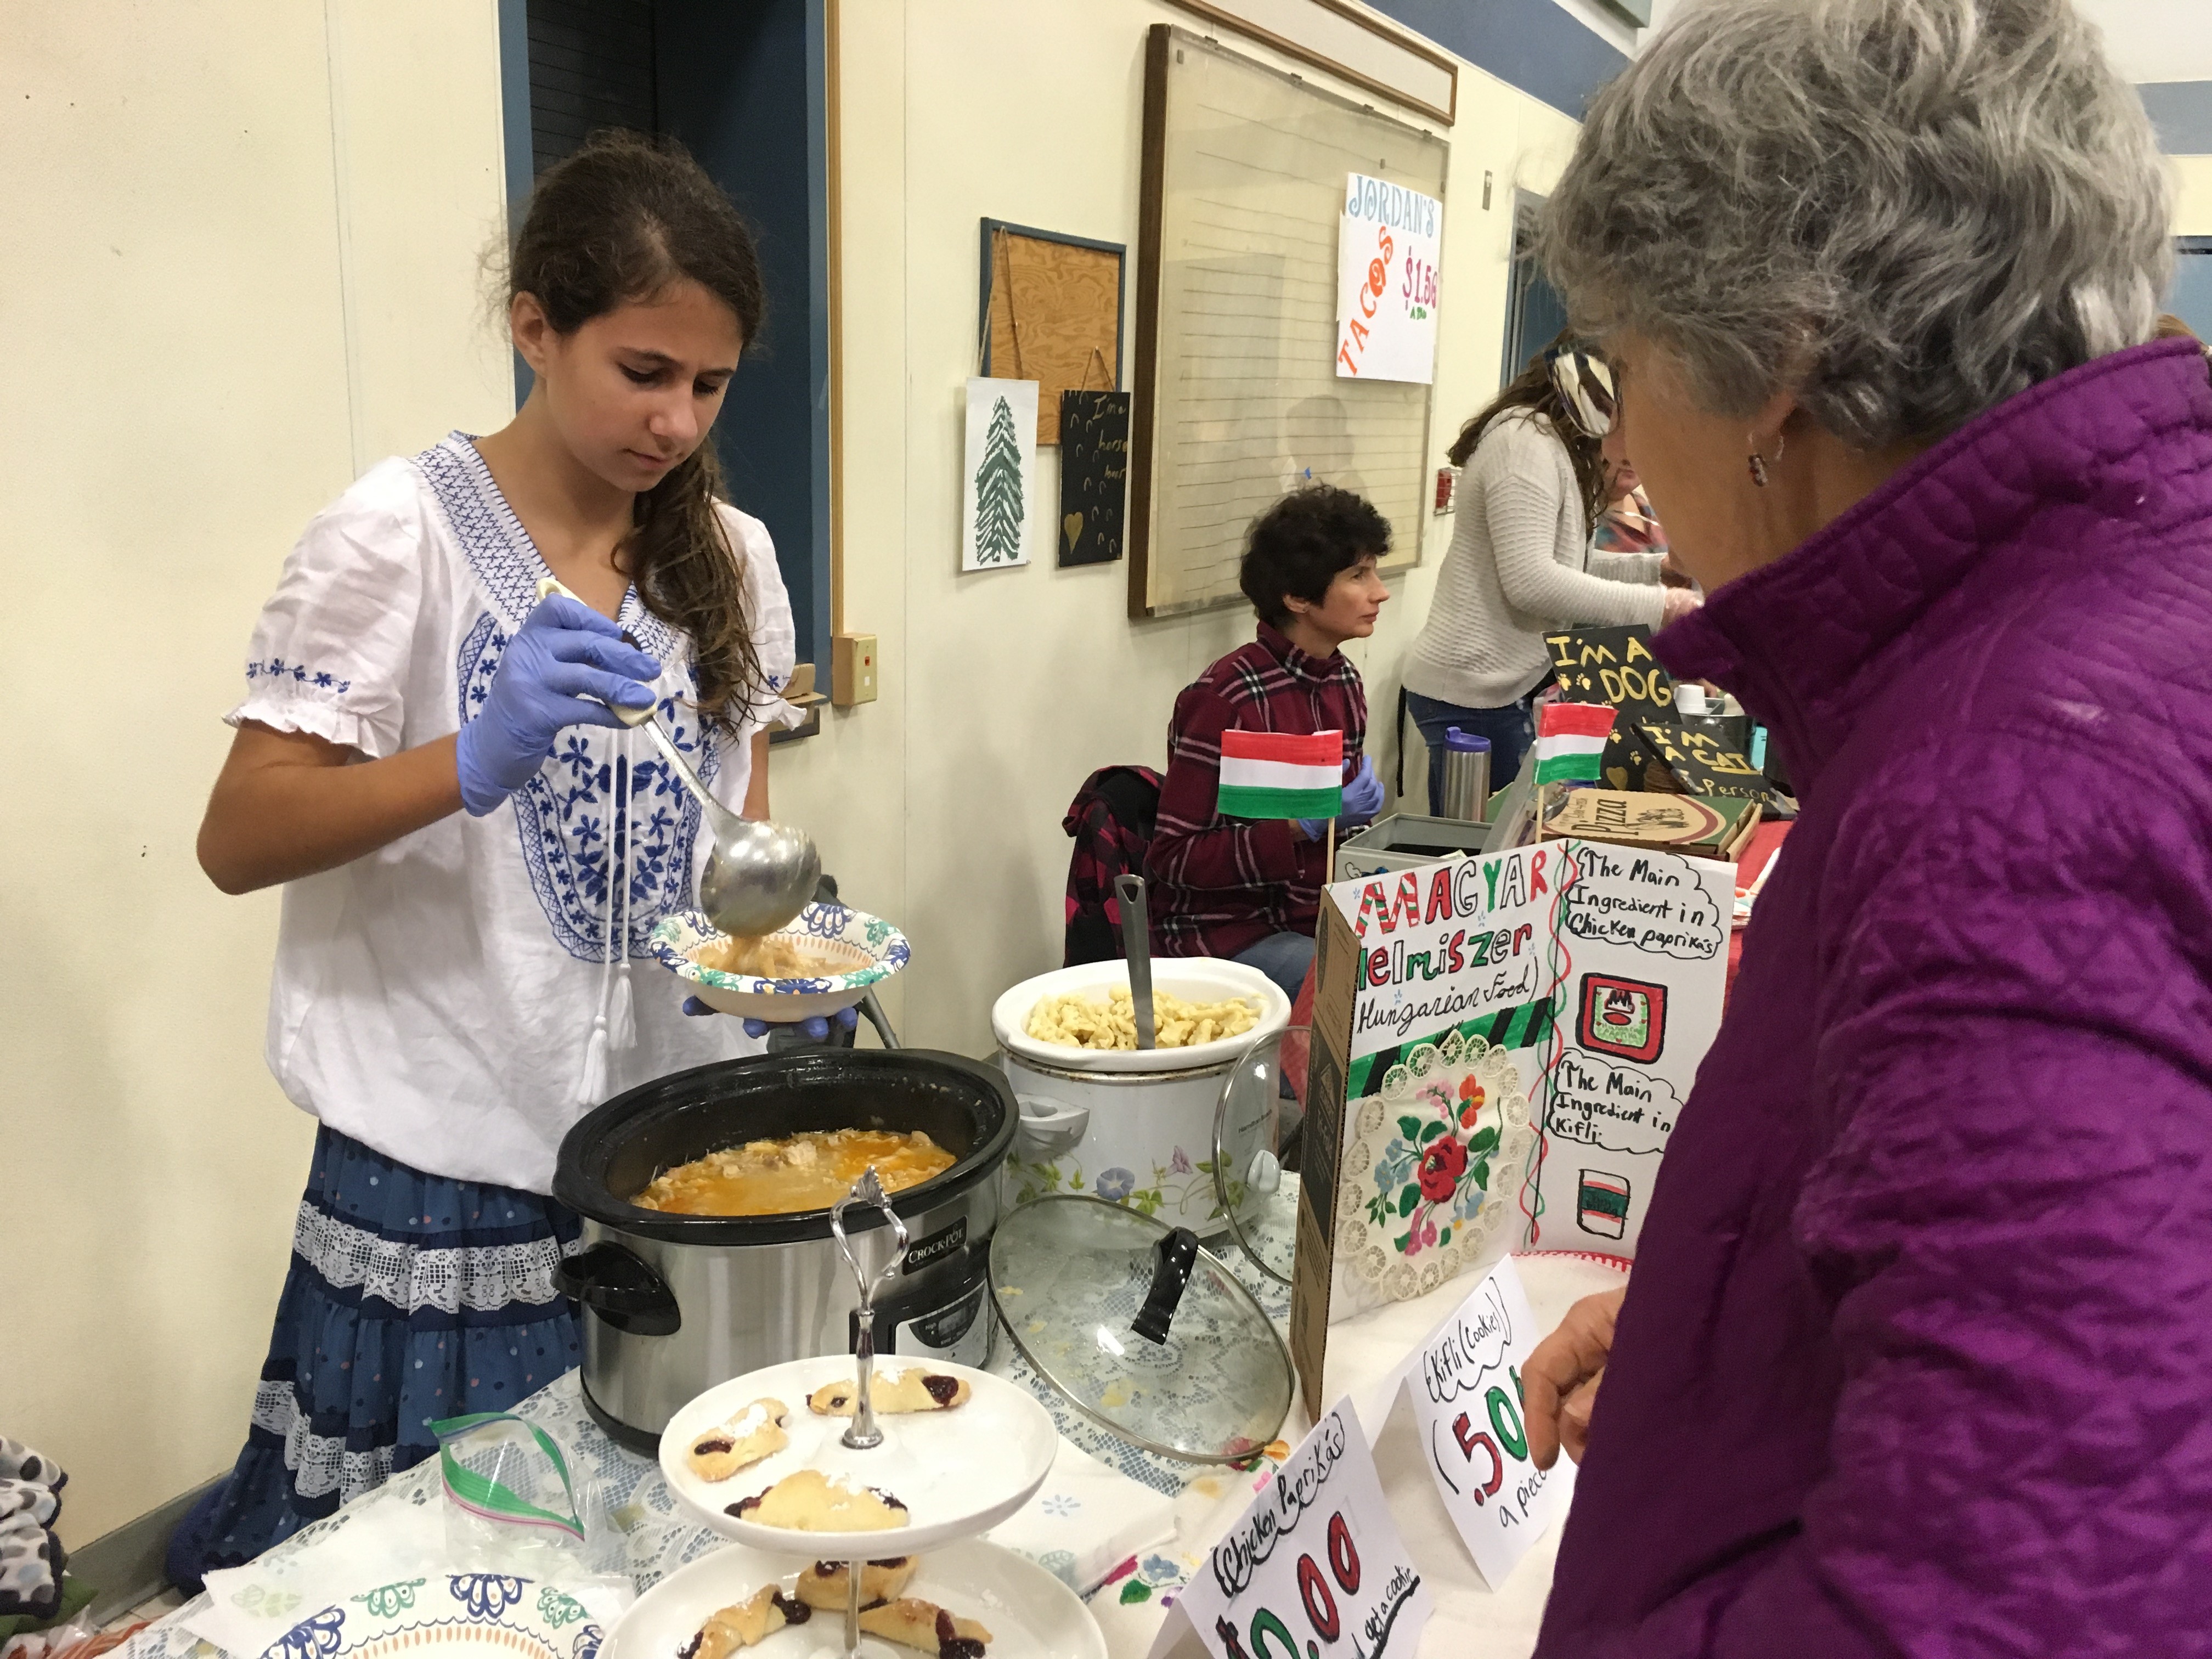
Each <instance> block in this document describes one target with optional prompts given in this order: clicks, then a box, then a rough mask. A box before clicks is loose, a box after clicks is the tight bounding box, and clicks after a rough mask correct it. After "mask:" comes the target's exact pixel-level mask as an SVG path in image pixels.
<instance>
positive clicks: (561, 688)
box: [454, 593, 660, 817]
mask: <svg viewBox="0 0 2212 1659" xmlns="http://www.w3.org/2000/svg"><path fill="white" fill-rule="evenodd" d="M659 675H660V665H659V663H657V662H655V661H653V659H652V658H650V657H648V656H647V655H646V654H645V653H644V652H642V651H640V650H638V649H637V648H636V647H635V646H632V645H629V644H627V643H625V642H624V641H623V636H622V629H619V628H617V627H616V626H615V625H614V623H611V622H610V621H608V620H607V618H605V617H603V616H601V615H600V614H599V612H598V611H594V610H592V607H591V606H589V605H586V604H584V603H582V602H581V601H580V600H577V599H568V598H567V597H565V596H564V595H562V594H558V593H556V594H555V595H553V596H552V597H551V598H550V599H544V600H541V601H540V602H539V604H538V608H537V609H536V610H535V611H532V612H531V613H530V615H529V616H528V617H526V618H525V619H524V621H523V624H522V626H521V627H520V628H519V629H516V630H515V634H514V638H513V640H512V641H510V642H509V643H508V645H507V654H506V655H504V656H503V657H501V659H500V663H499V671H498V672H497V673H495V674H494V675H493V676H492V682H491V692H490V695H489V696H487V697H486V698H485V700H484V706H483V708H481V709H479V710H478V711H477V715H476V717H475V718H474V719H473V720H470V721H469V723H468V724H467V725H465V726H463V727H462V728H461V734H460V739H459V745H458V747H457V748H456V750H455V751H454V761H455V763H456V764H457V765H458V766H459V769H460V779H461V802H462V805H465V806H466V807H467V808H468V809H469V811H470V812H471V813H472V814H474V815H475V816H476V817H483V815H484V814H485V813H487V812H489V811H493V810H494V809H495V808H496V807H497V806H498V805H500V803H501V802H502V801H504V800H505V799H507V797H508V796H509V795H511V794H513V793H514V792H515V791H516V790H518V789H520V788H521V787H522V786H523V785H524V784H526V783H527V782H529V781H530V780H531V779H532V778H533V777H535V776H537V775H538V768H539V767H541V766H543V765H544V763H545V757H546V756H547V755H549V754H550V753H551V752H552V750H553V739H554V738H556V737H557V736H558V735H559V734H560V733H561V732H562V731H564V730H565V729H566V728H568V727H569V726H616V727H619V726H621V725H622V724H623V722H622V721H621V720H619V719H617V717H616V715H615V713H614V710H613V709H612V708H611V707H609V705H610V704H614V703H619V704H621V705H622V706H623V708H651V707H652V706H653V687H652V684H651V682H652V681H653V680H655V679H657V678H659Z"/></svg>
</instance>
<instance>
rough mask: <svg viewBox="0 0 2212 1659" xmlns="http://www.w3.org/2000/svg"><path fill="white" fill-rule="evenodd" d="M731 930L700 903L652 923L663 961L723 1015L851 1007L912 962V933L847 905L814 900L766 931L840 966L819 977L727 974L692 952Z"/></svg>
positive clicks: (798, 1013)
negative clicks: (708, 914) (785, 922)
mask: <svg viewBox="0 0 2212 1659" xmlns="http://www.w3.org/2000/svg"><path fill="white" fill-rule="evenodd" d="M767 937H768V938H769V939H779V940H789V941H790V942H792V943H793V944H794V945H799V946H800V947H801V948H803V949H804V950H805V951H807V953H808V954H809V955H811V956H813V957H818V958H820V959H821V960H822V961H823V963H825V964H836V965H837V966H839V967H840V968H841V969H842V971H840V972H837V973H833V974H827V975H821V976H819V977H816V978H802V979H768V978H763V977H761V976H759V975H753V974H726V973H724V972H723V971H722V970H721V969H719V968H708V967H705V966H702V964H701V963H697V962H696V961H694V960H693V959H692V958H693V957H694V955H695V954H696V952H697V951H698V950H699V948H700V947H701V946H702V945H711V944H714V943H715V942H717V941H719V940H720V939H724V938H726V935H725V934H723V933H719V932H717V931H716V929H715V927H714V924H713V923H712V922H710V921H708V920H707V918H706V917H705V916H703V915H701V914H700V913H699V912H698V911H696V910H685V911H682V912H679V913H678V915H672V916H666V917H664V918H662V920H661V921H659V922H658V923H656V924H655V925H654V927H653V937H652V940H651V942H650V947H649V948H650V949H651V950H652V951H653V955H654V956H655V957H658V958H659V961H660V965H661V966H662V967H664V968H665V969H668V970H669V971H670V972H671V973H672V974H674V975H676V976H677V977H678V979H682V980H685V981H690V987H689V988H690V993H691V994H692V995H693V996H696V997H697V998H698V999H699V1000H700V1001H702V1002H703V1003H705V1004H706V1005H707V1006H708V1007H710V1008H713V1009H714V1010H715V1011H717V1012H720V1013H725V1014H738V1015H742V1016H744V1018H749V1019H765V1020H774V1021H777V1022H786V1021H791V1020H800V1019H807V1018H812V1017H813V1016H815V1015H817V1014H834V1013H836V1012H838V1011H840V1010H841V1009H845V1008H850V1007H852V1006H854V1004H855V1003H857V1002H859V1001H860V999H861V998H862V997H864V996H866V994H868V990H869V987H872V986H875V985H878V984H881V983H882V982H883V981H884V980H887V979H889V978H890V976H891V975H893V974H896V972H898V970H899V969H902V968H903V967H905V966H906V963H907V957H908V949H907V942H906V935H905V934H903V933H900V932H899V930H898V929H897V928H896V927H892V926H891V925H890V923H889V922H888V921H884V920H883V919H882V918H881V917H880V916H872V915H869V914H868V913H867V912H866V911H865V910H855V909H854V908H852V907H851V906H849V905H844V904H838V903H836V902H830V903H827V904H823V903H819V902H817V903H813V904H810V905H808V906H807V907H806V908H805V909H804V910H801V911H800V912H799V915H798V917H797V919H796V920H794V921H793V922H792V923H791V924H790V925H789V926H788V927H781V928H778V929H777V930H776V931H775V933H770V934H769V935H768V936H767Z"/></svg>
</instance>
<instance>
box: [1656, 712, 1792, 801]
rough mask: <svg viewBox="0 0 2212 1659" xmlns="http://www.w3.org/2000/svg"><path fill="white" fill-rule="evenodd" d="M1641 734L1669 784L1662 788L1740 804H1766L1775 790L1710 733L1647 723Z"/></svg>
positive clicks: (1747, 763) (1750, 766) (1758, 773)
mask: <svg viewBox="0 0 2212 1659" xmlns="http://www.w3.org/2000/svg"><path fill="white" fill-rule="evenodd" d="M1641 730H1642V732H1643V733H1644V741H1645V742H1646V743H1648V744H1650V746H1651V750H1652V754H1653V757H1654V759H1655V761H1656V763H1657V765H1658V767H1659V768H1660V769H1661V771H1662V774H1663V775H1664V777H1665V779H1666V780H1667V781H1666V782H1665V783H1664V784H1663V785H1660V786H1659V787H1665V788H1667V789H1669V790H1671V791H1673V792H1674V793H1679V794H1684V795H1725V796H1728V797H1729V798H1731V799H1736V800H1764V799H1766V796H1767V794H1768V793H1769V792H1770V791H1771V789H1772V788H1773V787H1774V785H1773V784H1772V782H1771V781H1769V780H1768V778H1767V777H1766V775H1765V774H1764V773H1762V772H1760V771H1759V769H1758V768H1756V767H1754V766H1753V764H1752V763H1750V762H1749V761H1747V760H1746V759H1745V758H1744V757H1742V756H1741V755H1740V754H1738V753H1736V752H1735V750H1732V749H1729V748H1728V747H1727V746H1726V745H1725V744H1723V743H1722V742H1721V740H1720V739H1719V738H1717V737H1715V736H1714V735H1713V734H1712V733H1711V732H1700V731H1699V730H1698V728H1697V727H1695V726H1668V725H1661V724H1659V723H1657V722H1655V721H1646V722H1645V723H1644V726H1642V727H1641ZM1656 782H1657V780H1656V779H1655V780H1654V783H1655V784H1656ZM1646 787H1652V785H1650V784H1647V786H1646Z"/></svg>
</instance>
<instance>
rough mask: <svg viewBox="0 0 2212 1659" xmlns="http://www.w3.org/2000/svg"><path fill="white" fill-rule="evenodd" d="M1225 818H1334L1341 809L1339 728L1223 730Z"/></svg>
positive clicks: (1218, 802) (1219, 799)
mask: <svg viewBox="0 0 2212 1659" xmlns="http://www.w3.org/2000/svg"><path fill="white" fill-rule="evenodd" d="M1214 805H1215V808H1216V810H1218V811H1219V812H1220V814H1221V816H1222V817H1225V818H1333V817H1335V816H1336V815H1337V814H1338V813H1340V812H1341V811H1343V810H1344V733H1343V732H1223V733H1222V734H1221V785H1220V792H1219V793H1218V794H1217V795H1216V796H1215V797H1214Z"/></svg>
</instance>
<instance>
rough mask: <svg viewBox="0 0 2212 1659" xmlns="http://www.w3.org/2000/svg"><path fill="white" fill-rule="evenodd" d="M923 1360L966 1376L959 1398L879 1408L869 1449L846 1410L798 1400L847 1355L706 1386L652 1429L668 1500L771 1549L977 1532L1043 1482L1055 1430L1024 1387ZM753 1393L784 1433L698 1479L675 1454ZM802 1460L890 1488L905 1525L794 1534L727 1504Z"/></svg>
mask: <svg viewBox="0 0 2212 1659" xmlns="http://www.w3.org/2000/svg"><path fill="white" fill-rule="evenodd" d="M923 1363H924V1362H921V1361H920V1360H916V1359H914V1358H909V1357H908V1356H906V1355H902V1354H886V1355H882V1356H880V1357H878V1359H877V1360H876V1370H877V1373H878V1375H879V1376H880V1375H893V1374H896V1373H897V1372H899V1371H902V1370H908V1368H909V1367H913V1366H916V1365H921V1364H923ZM926 1369H927V1370H932V1371H937V1372H942V1373H944V1374H945V1375H948V1376H959V1377H964V1378H966V1379H967V1383H968V1386H969V1391H970V1392H969V1398H968V1399H967V1400H966V1401H964V1402H963V1403H962V1404H961V1405H958V1406H956V1407H953V1408H952V1409H951V1411H943V1412H908V1413H899V1414H897V1415H895V1416H894V1415H878V1417H877V1419H876V1423H877V1425H878V1427H879V1428H881V1429H882V1430H883V1431H884V1443H883V1444H882V1445H880V1446H877V1447H875V1448H873V1449H871V1450H868V1451H855V1450H854V1449H852V1448H850V1447H848V1446H847V1445H846V1444H845V1443H844V1439H843V1437H844V1433H845V1429H846V1426H847V1425H848V1424H849V1423H850V1422H851V1420H852V1419H850V1418H844V1417H817V1416H816V1415H815V1414H814V1413H812V1412H811V1411H809V1410H808V1409H807V1407H806V1397H807V1395H810V1394H811V1393H813V1392H814V1390H815V1389H818V1388H820V1387H821V1386H822V1385H823V1383H836V1382H841V1381H842V1382H850V1381H851V1380H852V1376H853V1357H852V1356H851V1355H850V1354H824V1355H822V1356H820V1357H818V1358H813V1359H793V1360H791V1361H789V1362H787V1363H786V1364H781V1365H770V1366H769V1367H768V1368H767V1369H765V1370H757V1371H748V1372H747V1373H746V1374H745V1375H744V1376H740V1377H735V1378H733V1379H732V1380H731V1381H729V1382H727V1383H718V1384H716V1385H715V1386H714V1388H711V1389H708V1390H707V1392H706V1393H704V1394H702V1395H700V1396H699V1397H698V1398H697V1399H696V1400H694V1401H691V1402H690V1404H689V1405H687V1406H685V1407H683V1408H682V1409H681V1410H680V1411H678V1413H676V1414H675V1415H674V1416H673V1417H671V1418H670V1419H668V1426H667V1427H666V1428H665V1429H664V1430H662V1431H661V1435H660V1472H661V1474H663V1475H664V1476H665V1477H666V1479H667V1481H668V1486H669V1490H670V1491H671V1492H674V1493H675V1494H676V1497H677V1500H678V1502H679V1503H681V1504H683V1505H684V1508H686V1509H687V1510H690V1511H691V1512H692V1513H693V1514H695V1515H696V1516H698V1517H699V1518H700V1519H701V1520H702V1521H703V1522H706V1523H707V1524H708V1526H710V1527H712V1528H714V1530H715V1531H717V1532H719V1533H720V1534H723V1535H724V1536H725V1537H729V1538H734V1539H737V1540H738V1541H739V1542H741V1543H744V1544H750V1546H752V1547H754V1548H755V1549H759V1550H766V1551H769V1552H770V1553H783V1554H804V1555H806V1556H808V1557H810V1558H818V1559H822V1560H825V1561H842V1560H852V1559H863V1558H872V1557H877V1556H884V1555H912V1554H916V1553H920V1552H921V1551H922V1550H925V1549H927V1548H929V1547H931V1546H932V1545H934V1544H939V1543H945V1542H947V1541H951V1540H952V1539H956V1538H966V1537H970V1536H972V1535H973V1534H976V1533H979V1532H983V1531H987V1529H989V1528H992V1527H994V1526H996V1525H997V1524H998V1523H999V1522H1001V1521H1003V1520H1005V1519H1006V1517H1007V1516H1010V1515H1012V1513H1013V1512H1014V1511H1015V1510H1018V1509H1019V1508H1021V1506H1022V1505H1023V1504H1026V1503H1028V1502H1029V1501H1030V1498H1032V1497H1034V1496H1035V1495H1036V1489H1037V1488H1038V1487H1039V1486H1042V1485H1043V1484H1044V1478H1045V1476H1046V1475H1047V1474H1050V1473H1051V1472H1052V1460H1053V1455H1054V1453H1055V1452H1056V1451H1057V1450H1058V1449H1059V1445H1060V1435H1059V1432H1058V1431H1056V1430H1055V1429H1054V1427H1053V1425H1052V1417H1051V1415H1050V1413H1048V1412H1047V1411H1046V1410H1045V1408H1044V1406H1043V1404H1042V1401H1039V1400H1038V1399H1037V1397H1036V1395H1033V1394H1031V1393H1030V1391H1029V1390H1028V1389H1024V1388H1022V1387H1020V1386H1018V1384H1015V1383H1009V1382H1007V1381H1006V1380H1005V1379H1004V1378H1003V1377H997V1376H992V1375H991V1374H990V1373H989V1372H987V1371H979V1370H972V1369H971V1368H969V1366H966V1365H952V1364H943V1363H941V1362H939V1361H937V1360H930V1361H928V1362H927V1366H926ZM763 1399H765V1400H781V1401H782V1402H783V1403H784V1404H785V1405H786V1406H787V1407H789V1408H790V1413H791V1414H790V1418H789V1420H788V1421H787V1422H786V1423H785V1425H784V1431H785V1432H786V1433H787V1434H788V1435H789V1436H790V1437H791V1443H790V1444H789V1445H787V1446H786V1447H785V1448H784V1449H782V1450H781V1451H780V1452H778V1453H776V1454H775V1455H774V1456H773V1457H769V1458H767V1459H765V1460H764V1461H763V1462H758V1463H756V1464H754V1465H753V1466H752V1467H751V1468H749V1469H743V1470H740V1471H739V1472H738V1474H733V1475H732V1476H731V1477H730V1478H729V1479H728V1480H701V1479H700V1478H699V1476H697V1475H696V1474H693V1473H692V1472H691V1467H690V1463H689V1462H687V1461H686V1458H685V1454H686V1453H687V1452H689V1451H690V1448H691V1444H692V1443H693V1442H694V1441H696V1439H697V1438H698V1437H700V1436H701V1435H702V1434H703V1433H705V1432H706V1431H708V1429H710V1428H713V1427H714V1425H716V1424H718V1423H722V1422H726V1421H727V1420H728V1419H730V1418H732V1417H733V1416H735V1415H736V1414H737V1413H739V1412H741V1411H743V1410H744V1408H745V1407H747V1406H749V1405H750V1404H751V1403H752V1402H753V1401H756V1400H763ZM807 1468H812V1469H819V1470H821V1471H822V1473H823V1474H827V1475H833V1476H834V1475H837V1474H847V1475H849V1476H850V1477H851V1478H852V1480H854V1482H856V1483H857V1484H859V1485H862V1486H874V1487H876V1488H878V1490H880V1491H884V1492H889V1493H890V1494H891V1495H892V1496H893V1497H895V1498H897V1499H898V1500H899V1501H900V1502H901V1503H902V1504H905V1505H906V1507H907V1524H906V1525H905V1526H903V1527H896V1528H891V1529H890V1530H888V1531H884V1532H796V1531H790V1530H787V1529H785V1528H781V1527H764V1526H762V1525H761V1524H760V1523H759V1522H754V1521H744V1520H740V1519H739V1518H738V1516H734V1515H732V1514H731V1513H730V1512H729V1509H730V1506H731V1505H732V1504H735V1503H736V1502H737V1501H738V1499H739V1498H750V1497H753V1496H755V1495H756V1494H757V1493H760V1492H766V1491H767V1490H768V1489H769V1487H770V1486H774V1485H775V1483H776V1482H777V1481H779V1480H782V1479H783V1478H784V1476H786V1475H787V1474H797V1473H798V1472H799V1470H801V1469H807Z"/></svg>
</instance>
